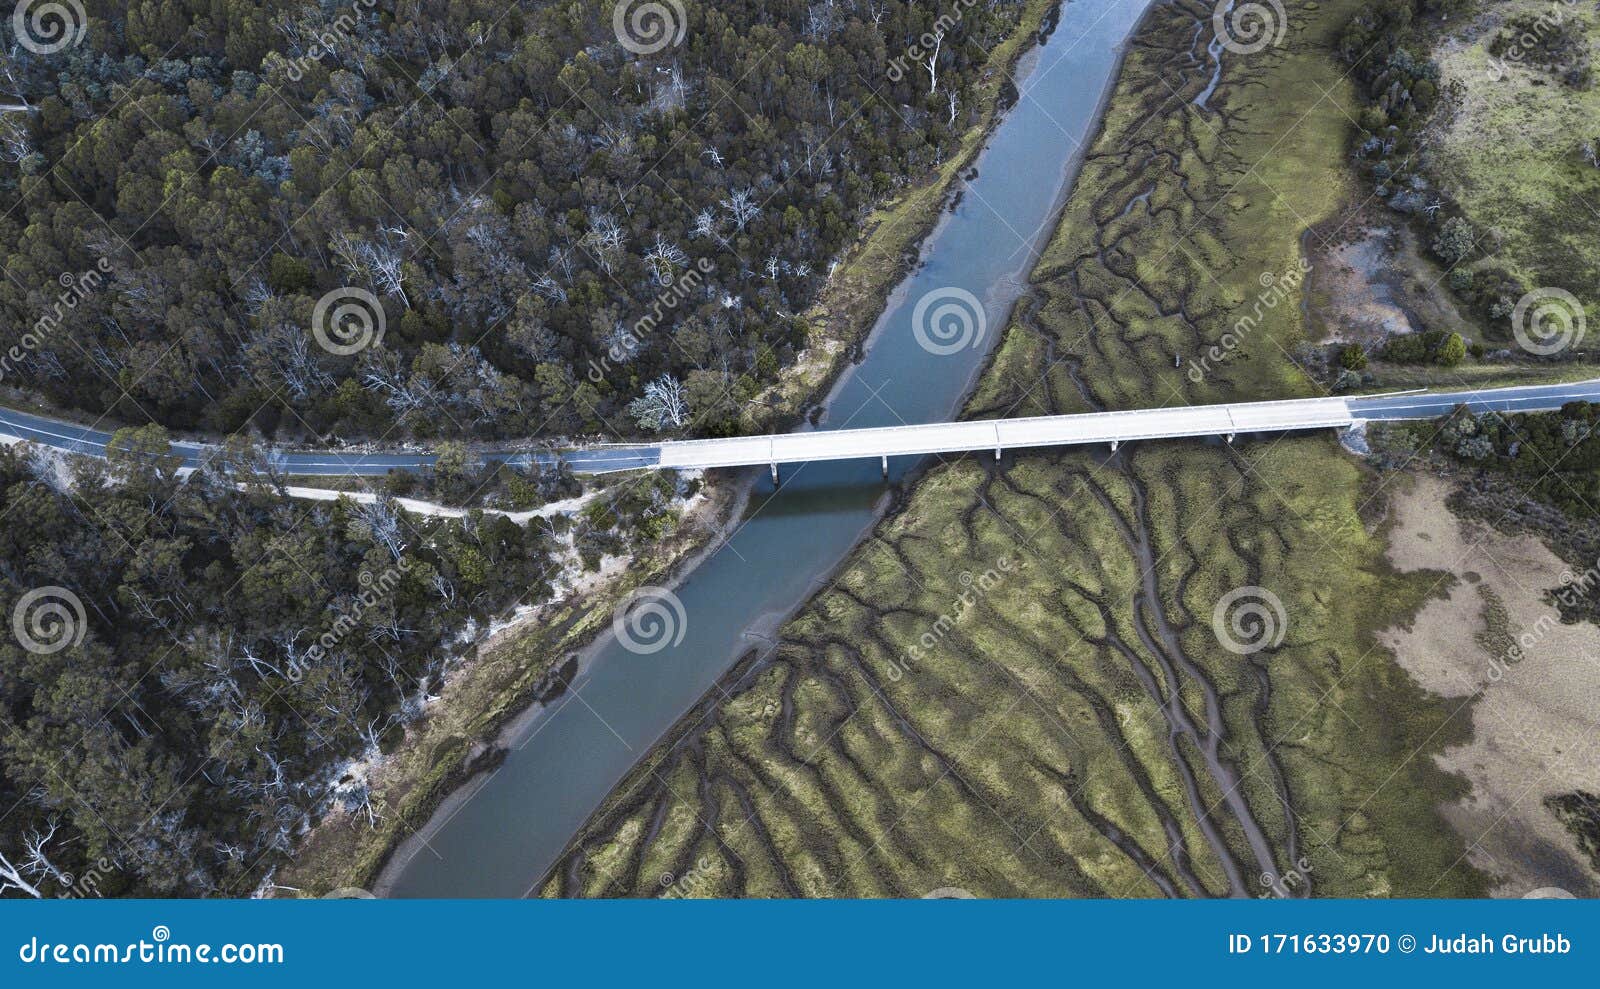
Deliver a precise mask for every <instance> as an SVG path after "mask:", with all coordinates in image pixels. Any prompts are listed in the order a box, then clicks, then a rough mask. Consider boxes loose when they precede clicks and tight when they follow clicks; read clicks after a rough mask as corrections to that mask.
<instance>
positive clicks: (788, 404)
mask: <svg viewBox="0 0 1600 989" xmlns="http://www.w3.org/2000/svg"><path fill="white" fill-rule="evenodd" d="M1055 7H1056V0H1030V3H1029V5H1028V7H1027V8H1026V12H1025V14H1024V16H1023V18H1022V21H1021V22H1020V25H1019V28H1018V30H1017V31H1016V32H1015V33H1014V35H1013V37H1012V38H1011V39H1010V40H1009V41H1008V42H1007V43H1006V44H1005V45H1003V46H1001V47H1000V48H999V49H997V50H996V53H995V58H996V59H997V61H996V63H995V64H996V66H997V69H996V70H995V71H994V72H992V73H991V78H990V80H989V82H988V84H987V87H986V90H985V95H984V101H985V108H984V110H983V112H982V114H981V115H980V120H981V124H980V125H979V126H977V127H975V128H974V129H973V130H972V131H971V132H969V134H968V136H967V138H966V140H965V141H964V142H963V149H964V151H963V153H962V155H960V156H958V157H957V158H955V159H952V161H951V162H949V163H947V166H946V168H944V169H943V170H942V171H941V172H940V173H939V175H938V176H937V177H935V179H934V180H933V181H932V182H931V183H930V184H929V185H927V186H925V187H922V188H920V189H919V190H917V191H915V192H914V193H910V194H907V195H906V196H904V197H902V199H901V200H900V201H899V202H897V203H895V204H893V205H891V206H889V207H886V208H885V210H884V211H882V212H881V213H880V214H879V217H878V222H876V223H875V224H874V225H873V226H872V227H871V229H870V230H869V231H867V232H865V233H864V234H863V238H862V240H861V241H860V242H859V243H858V245H857V247H856V248H855V249H853V251H852V252H851V254H850V255H849V256H848V258H847V260H846V262H845V263H844V264H843V265H841V268H840V269H839V271H838V272H835V277H834V279H833V280H830V285H829V288H828V289H826V290H824V293H823V296H822V299H823V301H822V302H821V303H819V307H820V308H819V309H818V312H819V313H822V314H826V315H825V319H824V322H826V324H827V326H828V327H829V328H830V329H829V330H828V335H825V336H824V337H823V338H822V339H823V340H824V343H825V346H824V349H825V350H826V351H827V352H828V353H829V354H831V357H829V358H828V359H826V360H824V359H821V358H818V359H816V360H814V361H813V362H812V363H814V365H815V366H816V367H817V368H818V369H820V370H819V371H817V372H816V373H814V374H813V375H811V376H809V377H808V378H806V379H805V380H806V381H808V382H809V385H808V388H809V389H810V391H807V390H806V389H803V388H797V389H794V390H793V391H792V393H790V394H787V396H786V397H785V396H779V397H775V398H773V399H772V401H771V404H770V405H769V406H768V408H769V409H770V415H769V416H768V417H767V418H766V419H765V420H764V421H766V422H769V423H777V422H785V423H787V422H794V421H797V420H798V419H799V418H800V417H801V411H802V408H803V406H804V405H805V404H807V403H809V402H811V401H813V400H814V399H815V398H816V397H817V396H816V393H818V392H821V391H823V390H826V389H827V388H828V387H829V385H830V383H831V382H833V381H835V380H837V379H838V378H839V376H840V375H841V374H842V372H843V371H844V370H845V368H846V367H847V366H848V361H847V360H846V356H847V355H848V353H849V352H851V351H853V350H854V349H855V346H854V345H855V344H857V343H859V342H861V341H862V340H864V338H865V336H866V334H867V333H868V332H869V331H870V329H871V327H872V325H873V322H874V320H875V319H876V313H878V312H881V311H882V305H883V303H882V302H881V301H880V302H878V303H877V308H875V309H874V308H873V307H872V306H869V305H867V304H866V302H865V299H866V298H867V296H868V295H870V293H871V292H873V291H875V290H881V292H882V293H883V294H884V295H887V287H888V286H889V285H891V284H892V283H893V282H894V280H896V279H897V278H898V277H899V276H900V275H902V274H903V273H904V271H905V270H906V266H907V265H908V264H909V263H910V261H909V260H908V259H910V258H915V257H916V254H917V244H918V242H919V241H920V240H921V239H922V238H923V237H924V236H925V235H927V234H928V233H929V232H931V231H932V230H934V229H935V228H936V227H937V225H938V223H939V221H940V217H941V216H942V215H943V212H944V207H945V203H946V201H947V198H948V195H949V191H950V188H951V186H952V184H953V183H954V182H955V181H956V180H957V179H958V178H959V176H960V172H961V169H962V167H965V166H966V165H967V164H968V163H970V161H971V159H972V157H973V156H975V155H976V154H978V153H979V152H980V151H981V149H982V147H983V145H984V142H985V140H986V138H987V132H988V130H989V129H991V128H992V126H993V124H994V122H995V121H996V119H997V110H998V107H999V106H1000V105H1001V100H1002V96H1003V93H1004V91H1005V80H1006V79H1007V78H1008V74H1009V72H1010V71H1011V69H1012V68H1013V67H1014V65H1015V64H1016V61H1017V60H1018V59H1020V58H1021V57H1022V55H1023V54H1024V53H1025V52H1026V51H1027V50H1028V49H1029V48H1030V47H1031V39H1034V38H1037V36H1038V34H1039V32H1040V30H1041V26H1042V25H1044V24H1046V23H1047V22H1048V20H1049V18H1050V15H1051V12H1052V11H1053V10H1054V9H1055ZM1000 59H1004V61H1003V62H1002V61H1000ZM1002 64H1003V65H1004V71H1000V70H999V68H998V67H999V66H1001V65H1002ZM834 313H837V314H838V315H837V316H834V315H832V314H834ZM852 333H853V334H855V336H854V337H852V336H851V334H852ZM814 339H815V338H814ZM830 340H831V341H832V343H826V341H830ZM792 377H793V379H794V380H795V381H800V380H801V378H802V376H801V375H798V374H797V375H794V376H792ZM712 483H713V485H714V489H715V491H716V495H715V497H716V498H717V499H718V501H717V505H718V507H717V509H716V511H715V513H714V515H715V517H716V518H717V519H718V520H719V521H718V522H717V523H716V524H714V525H710V526H702V527H700V529H699V531H697V532H696V533H694V534H693V535H692V536H690V537H688V538H685V539H682V540H675V541H673V542H671V543H668V544H664V545H662V546H659V547H657V548H656V551H655V552H653V553H651V555H650V556H649V557H648V558H647V559H644V560H641V561H638V562H637V563H635V564H633V565H631V566H630V567H629V568H628V570H627V571H626V573H625V574H624V575H621V576H619V578H618V579H617V580H615V581H613V582H612V583H611V584H609V585H608V586H605V587H602V588H598V589H596V590H595V591H594V592H593V593H592V594H591V595H590V596H589V597H588V598H587V599H586V600H585V601H583V602H582V603H581V604H574V605H570V606H563V608H562V609H561V610H560V611H559V612H557V613H556V614H553V615H552V616H551V619H550V621H549V622H548V623H547V624H546V625H544V626H542V627H540V628H537V629H527V630H525V631H524V632H522V633H520V637H519V638H518V639H517V640H516V641H515V642H514V643H508V644H506V645H505V646H499V647H496V648H495V649H493V650H490V649H483V650H480V651H479V652H480V659H479V660H478V661H477V662H478V663H479V664H482V663H483V659H482V657H484V656H492V657H493V666H494V669H493V670H491V671H487V672H485V673H484V674H482V675H481V685H480V687H478V688H476V689H474V690H472V691H470V692H463V694H462V696H461V697H459V698H455V697H453V696H451V695H447V696H446V697H445V699H444V700H443V701H441V707H444V706H449V707H450V709H451V710H454V709H455V708H457V707H460V708H464V709H465V710H464V711H463V712H462V713H461V714H459V715H452V716H450V717H449V719H448V720H449V723H450V724H451V725H452V726H453V727H452V728H451V729H449V730H444V729H438V730H436V729H433V728H429V729H427V734H426V737H427V738H432V739H436V741H435V742H433V743H432V744H429V743H428V742H419V743H418V744H415V745H413V743H412V742H411V741H410V740H408V741H407V742H406V743H405V745H404V746H403V747H402V750H401V751H402V752H404V753H407V754H406V755H404V756H402V757H401V758H398V759H394V758H391V759H390V760H388V761H389V762H391V763H393V764H394V765H395V768H394V770H393V771H392V779H390V780H388V781H386V784H385V786H384V788H383V789H381V790H380V789H378V788H376V787H375V790H374V803H375V804H378V805H379V806H382V807H384V809H385V814H384V816H383V817H382V818H380V820H379V822H378V825H377V827H376V828H371V829H369V828H367V827H366V825H365V824H361V825H359V826H357V825H354V824H352V823H351V822H349V821H345V820H330V821H328V822H325V823H324V824H323V825H322V826H320V827H318V828H317V829H316V831H315V832H314V833H313V834H312V835H311V836H309V837H308V839H307V841H306V843H305V845H304V847H303V850H302V851H301V852H300V853H299V854H298V855H297V858H296V861H295V862H294V863H292V864H291V865H290V866H288V867H286V868H285V869H284V870H283V871H282V872H281V874H280V875H279V876H278V877H277V881H278V882H280V883H281V884H283V885H286V886H294V887H297V888H300V889H302V890H305V891H307V892H308V893H312V894H314V893H320V892H322V891H326V890H329V889H334V888H340V887H358V888H359V887H368V886H381V887H382V888H388V887H389V886H390V885H391V884H392V882H393V874H394V871H395V870H394V869H384V863H385V862H386V861H388V860H389V859H390V857H391V856H392V855H393V856H394V859H395V861H396V862H403V861H404V860H406V859H407V858H408V856H407V855H406V852H405V851H400V852H399V854H396V852H397V850H399V849H400V848H401V845H402V843H404V842H405V841H407V840H408V839H411V840H412V843H413V846H416V845H420V844H421V841H420V839H418V834H419V833H421V834H424V835H425V834H426V833H427V832H428V830H429V828H430V827H437V826H438V825H439V824H441V823H442V822H443V821H445V820H448V819H449V816H450V813H451V812H452V811H453V809H454V808H455V807H456V806H458V805H459V803H460V802H461V801H463V800H464V799H466V798H467V796H468V795H469V793H470V792H471V789H472V787H471V785H470V783H471V780H472V777H473V776H474V775H476V773H477V771H480V770H482V769H485V768H491V767H492V765H493V761H492V753H493V752H494V751H495V750H494V748H493V746H492V745H490V744H489V743H488V742H486V741H485V740H486V739H489V738H492V737H498V738H500V739H501V741H502V744H503V743H504V741H505V740H506V739H509V738H513V737H518V736H520V735H522V734H523V733H526V732H527V731H529V730H530V729H529V726H530V724H532V723H533V722H534V721H536V720H537V719H538V718H539V717H540V716H541V714H542V713H544V712H548V711H550V710H551V707H550V705H548V704H539V703H537V702H535V703H534V704H533V705H532V706H531V707H530V706H529V702H530V700H535V701H536V699H537V698H538V697H539V696H540V695H541V694H543V693H544V692H543V691H541V689H540V688H541V686H542V685H544V684H546V683H548V682H549V680H550V678H551V677H553V676H557V674H559V675H560V676H559V677H558V678H560V679H563V680H565V681H567V682H570V679H571V678H572V677H573V676H577V675H580V674H579V671H580V670H582V669H584V668H585V667H586V666H587V664H588V662H589V661H590V659H591V658H592V655H593V650H594V648H595V647H596V646H597V644H598V643H599V642H602V641H604V640H605V637H604V636H603V635H601V634H600V633H602V632H603V631H604V630H605V629H606V628H608V627H609V622H610V615H611V610H612V608H614V607H615V606H616V604H617V603H618V602H619V601H621V600H622V598H623V597H624V596H625V595H626V594H627V593H628V591H630V590H631V589H633V588H635V587H639V586H643V585H646V584H655V585H663V584H665V585H668V586H675V585H676V583H677V581H679V580H682V579H683V578H685V577H686V576H687V575H689V574H690V573H692V572H693V571H694V569H695V567H696V566H697V565H698V562H699V560H700V559H701V558H702V557H703V556H704V555H705V554H706V553H708V552H709V551H710V550H711V549H712V548H714V547H715V546H717V545H719V544H720V543H721V541H722V540H724V539H725V538H726V536H727V535H728V526H729V525H730V524H735V523H736V521H737V520H738V519H739V518H740V517H741V516H742V514H743V512H744V509H745V504H746V500H747V498H748V495H749V490H750V487H749V485H750V483H751V480H750V479H749V478H748V477H744V478H739V477H723V478H721V479H717V480H713V482H712ZM558 666H559V670H558V669H557V667H558ZM545 699H546V700H553V699H554V697H549V696H547V697H546V698H545ZM436 717H437V716H436ZM431 721H432V719H430V723H431ZM397 755H399V753H397ZM486 759H487V760H488V761H486ZM463 787H466V788H467V789H466V790H465V791H463V790H462V788H463ZM391 793H392V794H393V797H392V799H391V796H390V794H391ZM452 793H455V797H454V798H452V797H451V796H450V795H451V794H452ZM380 800H381V801H382V802H381V803H380V802H379V801H380ZM430 822H431V824H430ZM380 872H381V873H383V874H384V878H383V880H381V881H380V880H379V875H380Z"/></svg>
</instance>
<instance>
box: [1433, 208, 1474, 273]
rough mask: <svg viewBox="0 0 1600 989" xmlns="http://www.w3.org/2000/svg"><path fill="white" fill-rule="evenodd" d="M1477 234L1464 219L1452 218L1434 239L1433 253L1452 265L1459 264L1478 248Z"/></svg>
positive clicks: (1445, 222)
mask: <svg viewBox="0 0 1600 989" xmlns="http://www.w3.org/2000/svg"><path fill="white" fill-rule="evenodd" d="M1477 243H1478V238H1477V234H1476V233H1474V232H1473V229H1472V224H1471V223H1468V222H1467V220H1466V219H1465V218H1464V217H1460V216H1452V217H1451V218H1450V219H1448V220H1446V221H1444V226H1442V227H1440V228H1439V232H1438V233H1437V234H1436V235H1435V236H1434V238H1433V244H1432V247H1433V253H1435V254H1437V255H1439V257H1441V258H1443V259H1444V260H1445V261H1447V262H1449V263H1450V264H1452V265H1453V264H1458V263H1460V262H1461V261H1462V260H1464V259H1465V258H1467V257H1468V256H1469V255H1471V254H1472V252H1473V250H1474V249H1475V248H1476V247H1477Z"/></svg>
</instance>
